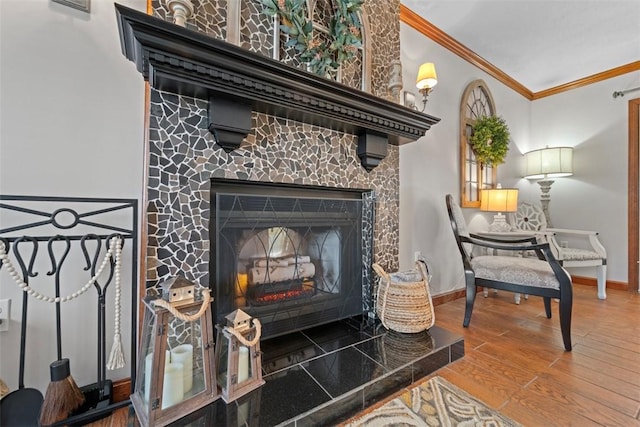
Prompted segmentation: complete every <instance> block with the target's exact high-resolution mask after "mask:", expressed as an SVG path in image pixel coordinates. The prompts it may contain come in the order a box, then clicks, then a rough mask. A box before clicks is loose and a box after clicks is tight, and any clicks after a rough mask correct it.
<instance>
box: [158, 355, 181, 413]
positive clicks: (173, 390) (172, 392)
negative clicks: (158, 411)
mask: <svg viewBox="0 0 640 427" xmlns="http://www.w3.org/2000/svg"><path fill="white" fill-rule="evenodd" d="M182 371H183V369H182V363H169V364H166V365H165V367H164V381H163V385H162V409H165V408H168V407H170V406H173V405H175V404H176V403H180V402H182V399H183V397H184V391H183V390H184V387H183V385H182V381H183V380H182Z"/></svg>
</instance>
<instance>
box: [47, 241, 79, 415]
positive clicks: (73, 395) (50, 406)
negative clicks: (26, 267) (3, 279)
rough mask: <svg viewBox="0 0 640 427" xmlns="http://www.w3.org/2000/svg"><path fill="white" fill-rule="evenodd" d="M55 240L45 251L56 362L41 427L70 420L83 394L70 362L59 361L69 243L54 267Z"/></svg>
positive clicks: (60, 357)
mask: <svg viewBox="0 0 640 427" xmlns="http://www.w3.org/2000/svg"><path fill="white" fill-rule="evenodd" d="M61 238H62V236H56V237H53V238H51V239H49V242H48V249H49V255H50V258H51V271H50V272H48V273H47V274H49V275H51V274H55V290H56V303H55V304H56V341H57V350H58V360H56V361H55V362H53V363H52V364H51V365H49V369H50V374H51V382H50V383H49V386H48V387H47V391H46V393H45V395H44V402H43V403H42V409H41V411H40V424H41V425H50V424H54V423H56V422H58V421H62V420H64V419H65V418H67V417H69V415H70V414H71V412H73V411H74V410H75V409H77V408H78V407H79V406H80V405H82V403H83V402H84V394H82V391H80V388H79V387H78V385H77V384H76V382H75V380H74V379H73V377H72V376H71V368H70V364H69V359H63V358H62V332H61V324H60V317H61V316H60V269H61V267H62V263H63V262H64V259H65V258H66V257H67V255H68V254H69V250H70V249H71V243H70V242H69V239H68V238H67V239H64V241H65V242H66V248H65V251H64V253H63V254H62V257H61V258H60V260H59V262H58V263H57V264H56V262H55V257H54V254H53V242H54V241H56V240H59V239H61Z"/></svg>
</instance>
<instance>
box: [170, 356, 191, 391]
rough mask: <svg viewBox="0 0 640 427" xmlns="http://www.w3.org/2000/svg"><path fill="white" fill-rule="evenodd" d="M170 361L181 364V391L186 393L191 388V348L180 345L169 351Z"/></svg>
mask: <svg viewBox="0 0 640 427" xmlns="http://www.w3.org/2000/svg"><path fill="white" fill-rule="evenodd" d="M171 361H172V362H174V363H182V378H183V381H182V382H183V391H184V392H185V393H186V392H188V391H189V390H191V387H192V386H193V346H192V345H191V344H181V345H179V346H177V347H175V348H173V349H171Z"/></svg>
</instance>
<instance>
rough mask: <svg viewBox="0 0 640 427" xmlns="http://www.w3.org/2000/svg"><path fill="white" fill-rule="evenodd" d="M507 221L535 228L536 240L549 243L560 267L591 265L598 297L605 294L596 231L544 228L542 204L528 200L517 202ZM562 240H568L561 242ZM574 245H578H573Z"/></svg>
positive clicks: (603, 253) (519, 227)
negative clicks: (515, 208) (595, 278)
mask: <svg viewBox="0 0 640 427" xmlns="http://www.w3.org/2000/svg"><path fill="white" fill-rule="evenodd" d="M509 222H510V223H511V225H512V226H513V228H514V230H523V231H532V232H536V234H538V236H539V237H540V241H542V242H547V243H549V246H550V247H551V250H552V251H553V255H554V256H555V257H556V259H557V260H558V262H559V263H560V265H562V266H563V267H567V268H570V267H595V268H596V276H597V282H598V298H600V299H606V298H607V289H606V287H607V251H606V250H605V248H604V246H602V244H601V243H600V240H599V239H598V233H597V232H596V231H585V230H570V229H566V228H547V220H546V219H545V216H544V212H543V211H542V208H541V207H540V206H537V205H533V204H530V203H520V204H519V205H518V210H517V211H516V212H514V213H510V214H509ZM565 239H567V240H565ZM559 242H560V243H559ZM564 242H567V243H569V242H571V243H572V244H571V246H569V245H568V244H567V245H564ZM581 243H582V244H581ZM578 245H580V246H581V247H574V246H578Z"/></svg>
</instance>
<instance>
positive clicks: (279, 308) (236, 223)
mask: <svg viewBox="0 0 640 427" xmlns="http://www.w3.org/2000/svg"><path fill="white" fill-rule="evenodd" d="M372 196H373V192H372V191H370V190H353V189H336V188H326V187H317V186H300V185H296V186H293V185H287V184H272V183H262V182H254V181H237V180H218V179H213V180H212V181H211V200H210V204H211V221H210V230H209V232H210V241H211V247H210V250H211V256H210V277H211V280H212V282H211V288H212V290H213V295H215V300H214V307H215V308H214V316H215V322H216V323H219V324H221V323H223V322H224V317H225V316H226V315H227V314H229V313H231V312H232V311H234V310H236V309H238V308H239V309H242V310H243V311H245V312H247V313H248V314H250V315H251V316H252V317H256V318H259V319H260V321H261V323H262V325H263V329H262V330H263V332H262V336H263V338H269V337H274V336H277V335H282V334H286V333H290V332H294V331H298V330H302V329H306V328H309V327H312V326H317V325H321V324H324V323H329V322H333V321H336V320H340V319H344V318H347V317H351V316H354V315H358V314H362V313H363V312H364V311H366V310H367V309H368V307H371V305H370V303H365V301H366V302H369V300H370V294H371V293H370V287H371V283H370V278H371V275H370V274H369V272H368V270H369V267H368V266H369V265H371V261H370V260H371V257H372V241H373V226H372V223H373V212H372V211H373V204H372V203H371V200H372Z"/></svg>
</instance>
